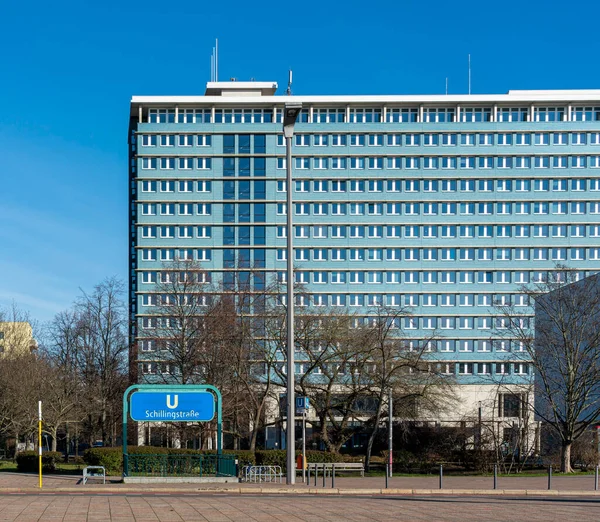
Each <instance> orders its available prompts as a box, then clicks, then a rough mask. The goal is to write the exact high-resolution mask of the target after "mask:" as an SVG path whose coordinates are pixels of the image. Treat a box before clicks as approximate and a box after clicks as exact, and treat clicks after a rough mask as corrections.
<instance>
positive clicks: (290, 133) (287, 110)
mask: <svg viewBox="0 0 600 522" xmlns="http://www.w3.org/2000/svg"><path fill="white" fill-rule="evenodd" d="M301 110H302V104H301V103H299V102H288V103H286V104H285V107H284V110H283V135H284V137H285V168H286V196H287V197H286V208H287V211H286V213H287V227H286V234H287V302H286V304H287V441H286V442H287V443H286V462H287V475H286V477H287V483H288V484H295V483H296V466H295V460H296V459H295V456H296V451H295V449H296V433H295V430H296V399H295V397H294V372H295V363H294V245H293V242H292V238H293V228H292V225H293V223H292V138H293V137H294V125H295V124H296V119H297V118H298V114H300V111H301Z"/></svg>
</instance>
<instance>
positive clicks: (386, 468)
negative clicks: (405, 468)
mask: <svg viewBox="0 0 600 522" xmlns="http://www.w3.org/2000/svg"><path fill="white" fill-rule="evenodd" d="M389 466H390V463H389V462H386V463H385V489H387V488H388V479H389V476H390V474H389Z"/></svg>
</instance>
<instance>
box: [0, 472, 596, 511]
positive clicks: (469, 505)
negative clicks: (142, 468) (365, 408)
mask: <svg viewBox="0 0 600 522" xmlns="http://www.w3.org/2000/svg"><path fill="white" fill-rule="evenodd" d="M119 479H120V477H112V478H110V480H109V481H108V482H107V484H101V483H98V482H95V483H90V484H86V485H85V486H84V485H82V484H81V483H80V477H78V476H73V475H46V476H44V483H43V488H42V489H41V490H40V489H39V487H38V476H37V475H35V474H22V473H0V521H19V522H33V521H38V520H39V521H51V522H63V521H64V522H78V521H86V522H88V521H89V522H104V521H112V520H114V521H118V522H125V521H157V522H158V521H160V522H162V521H168V522H175V521H211V522H213V521H214V522H223V521H237V520H239V521H246V520H255V521H285V522H287V521H290V522H294V521H317V520H318V521H321V520H326V521H336V520H351V521H380V520H381V521H384V520H385V521H387V520H406V521H413V520H414V521H419V520H440V521H457V522H469V521H518V520H526V521H527V522H537V521H540V522H541V521H543V522H548V521H553V520H557V521H561V522H564V521H568V520H581V521H583V520H586V521H587V520H590V521H591V520H600V494H599V492H596V491H594V477H593V475H588V476H577V477H561V476H557V477H553V481H552V486H553V490H552V491H547V490H546V489H547V485H548V483H547V478H546V477H509V478H504V477H501V478H500V479H499V480H498V487H499V488H502V489H498V490H496V491H491V487H492V483H493V482H492V477H452V476H450V477H445V478H444V484H443V485H444V489H443V490H439V489H437V488H438V487H439V482H438V477H436V476H425V477H394V478H392V479H391V480H390V481H389V486H390V487H389V489H387V490H386V489H385V488H384V486H385V478H384V477H365V478H360V477H338V478H336V481H335V488H333V489H332V488H331V479H328V481H327V483H326V487H325V488H323V487H322V479H319V480H318V481H317V484H318V487H315V486H314V482H312V483H311V485H310V486H306V485H304V484H302V483H299V484H297V485H296V486H294V487H288V486H286V485H285V484H239V483H229V484H121V483H118V480H119ZM554 488H556V489H554Z"/></svg>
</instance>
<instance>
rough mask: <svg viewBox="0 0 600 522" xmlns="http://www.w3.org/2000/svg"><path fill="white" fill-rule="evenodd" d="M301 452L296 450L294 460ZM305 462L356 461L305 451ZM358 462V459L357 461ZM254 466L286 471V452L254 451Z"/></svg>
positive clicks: (333, 454)
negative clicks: (272, 467) (277, 467)
mask: <svg viewBox="0 0 600 522" xmlns="http://www.w3.org/2000/svg"><path fill="white" fill-rule="evenodd" d="M300 453H301V451H300V450H296V458H298V456H299V455H300ZM306 460H307V462H350V461H354V460H357V459H356V458H353V457H349V456H348V455H341V454H339V453H331V452H329V451H316V450H307V451H306ZM358 460H360V459H358ZM256 465H258V466H281V469H282V471H284V470H287V463H286V451H285V450H257V451H256Z"/></svg>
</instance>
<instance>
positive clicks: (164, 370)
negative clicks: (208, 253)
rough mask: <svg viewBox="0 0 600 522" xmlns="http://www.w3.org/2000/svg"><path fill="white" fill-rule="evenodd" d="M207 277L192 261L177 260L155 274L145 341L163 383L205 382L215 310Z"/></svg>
mask: <svg viewBox="0 0 600 522" xmlns="http://www.w3.org/2000/svg"><path fill="white" fill-rule="evenodd" d="M208 276H209V275H208V273H207V272H206V271H205V270H203V269H202V267H201V266H200V265H199V264H198V263H197V262H195V261H188V260H180V259H177V260H175V261H174V262H173V263H170V264H169V265H164V266H163V268H162V270H161V271H160V272H159V273H158V275H157V277H158V282H157V285H156V292H157V293H156V294H155V295H154V296H152V297H153V299H154V305H155V308H154V311H153V314H152V317H149V318H148V319H147V321H148V322H149V323H150V325H149V326H150V328H148V329H146V330H144V332H145V334H144V337H145V338H147V339H150V340H152V341H154V343H155V346H156V349H157V354H156V357H157V359H158V360H159V361H160V363H161V368H160V373H161V374H162V378H163V380H164V381H167V382H170V383H179V384H193V383H198V382H204V381H205V376H203V375H202V373H205V372H206V370H207V368H206V367H205V366H204V365H203V362H206V359H207V352H208V351H211V350H212V349H213V347H212V345H211V343H210V340H211V339H210V328H209V326H210V325H209V322H210V316H211V313H212V311H213V310H214V306H213V301H214V298H213V295H212V292H211V288H212V287H211V284H210V281H209V280H208Z"/></svg>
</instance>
